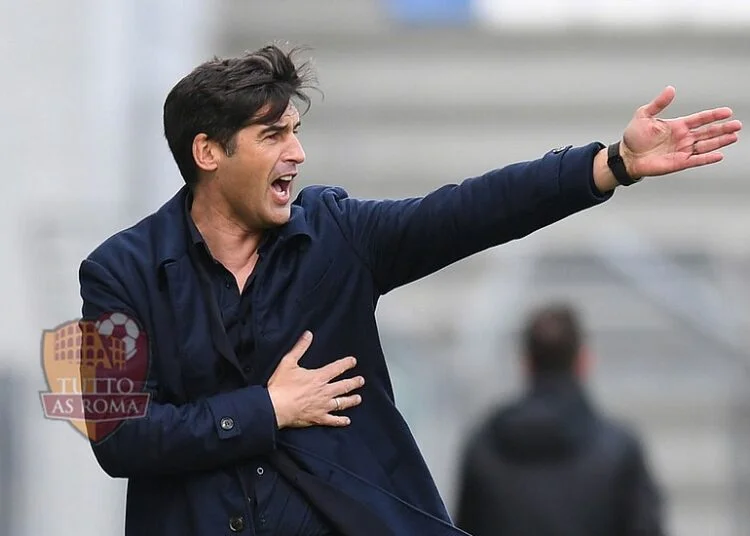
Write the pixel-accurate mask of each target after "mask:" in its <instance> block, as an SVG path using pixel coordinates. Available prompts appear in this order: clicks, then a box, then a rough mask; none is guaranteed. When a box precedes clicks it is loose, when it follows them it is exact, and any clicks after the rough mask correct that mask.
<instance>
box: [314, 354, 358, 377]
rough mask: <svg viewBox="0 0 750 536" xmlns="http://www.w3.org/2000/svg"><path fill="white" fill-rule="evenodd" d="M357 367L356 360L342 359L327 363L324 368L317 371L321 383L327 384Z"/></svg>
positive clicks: (351, 358)
mask: <svg viewBox="0 0 750 536" xmlns="http://www.w3.org/2000/svg"><path fill="white" fill-rule="evenodd" d="M356 365H357V360H356V359H355V358H354V357H352V356H349V357H344V358H342V359H339V360H337V361H334V362H333V363H328V364H327V365H326V366H324V367H321V368H320V369H318V370H319V371H320V375H321V377H322V378H323V381H324V382H326V383H328V382H329V381H331V380H332V379H334V378H336V377H338V376H341V375H342V374H343V373H344V372H346V371H347V370H349V369H351V368H354V367H355V366H356Z"/></svg>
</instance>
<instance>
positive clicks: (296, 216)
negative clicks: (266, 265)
mask: <svg viewBox="0 0 750 536" xmlns="http://www.w3.org/2000/svg"><path fill="white" fill-rule="evenodd" d="M192 205H193V194H192V192H190V191H188V193H187V195H186V196H185V206H184V213H185V221H186V224H187V229H188V240H189V242H188V243H189V244H190V245H192V246H202V247H203V248H205V251H206V252H207V253H209V254H210V251H209V250H208V245H207V244H206V241H205V239H204V238H203V235H201V233H200V230H198V226H197V225H195V221H193V217H192V215H191V214H190V208H191V207H192ZM295 236H306V237H307V238H309V239H312V238H313V230H312V228H311V227H310V225H309V223H308V222H307V219H306V218H305V211H304V209H303V208H302V207H301V206H299V205H297V204H293V205H292V207H291V217H290V218H289V221H288V222H287V223H285V224H284V225H282V226H280V227H277V228H275V229H270V230H268V231H266V232H265V233H264V234H263V239H262V240H261V244H260V252H261V253H263V252H264V250H267V249H268V248H269V247H270V245H271V244H272V243H274V242H276V241H277V240H279V241H281V242H286V241H287V240H288V239H290V238H292V237H295Z"/></svg>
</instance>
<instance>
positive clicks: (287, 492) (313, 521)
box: [185, 196, 332, 536]
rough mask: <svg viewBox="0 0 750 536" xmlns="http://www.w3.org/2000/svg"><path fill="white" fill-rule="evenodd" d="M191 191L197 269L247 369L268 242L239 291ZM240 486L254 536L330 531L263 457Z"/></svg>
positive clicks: (246, 470) (316, 535)
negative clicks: (207, 235) (201, 222)
mask: <svg viewBox="0 0 750 536" xmlns="http://www.w3.org/2000/svg"><path fill="white" fill-rule="evenodd" d="M191 204H192V196H187V198H186V203H185V216H186V218H187V227H188V229H189V231H190V243H191V244H192V245H193V247H195V248H196V252H197V255H196V256H195V258H197V259H199V262H200V264H201V266H197V267H196V268H197V269H198V270H202V271H203V272H204V273H205V274H207V276H208V279H209V280H210V281H211V287H212V291H213V296H214V297H215V299H216V303H217V305H218V309H219V311H220V313H221V317H222V322H223V324H224V329H225V330H226V332H227V337H228V338H229V341H230V343H231V344H232V347H233V348H234V351H235V353H236V354H237V358H238V359H239V362H240V363H241V365H242V367H243V368H244V370H245V372H246V373H248V374H249V373H250V372H251V371H252V369H253V366H254V364H255V359H254V357H255V356H254V352H255V336H254V333H253V322H252V314H253V309H252V294H253V283H254V281H255V274H256V273H257V267H258V266H259V265H260V263H261V262H262V261H263V254H264V253H265V252H266V251H268V249H269V248H270V247H272V246H273V240H268V235H266V237H265V239H264V240H263V241H262V242H261V245H260V249H259V255H260V258H259V259H258V265H256V270H253V273H252V274H251V275H250V277H249V278H248V279H247V281H246V283H245V286H244V288H243V289H242V292H241V293H240V289H239V287H238V285H237V281H236V280H235V278H234V275H232V273H231V272H230V271H229V270H228V269H227V268H226V267H224V265H222V264H221V263H220V262H219V261H217V260H216V259H215V258H214V257H213V255H212V254H211V252H210V251H209V249H208V245H207V244H206V242H205V240H204V239H203V237H202V236H201V234H200V231H199V230H198V228H197V227H196V225H195V222H193V218H192V217H191V216H190V206H191ZM240 472H241V474H242V480H243V485H244V486H245V489H246V490H247V492H248V501H249V502H250V504H251V505H252V508H251V509H252V510H253V525H254V527H253V528H254V530H255V534H256V535H257V536H265V535H271V534H273V535H275V536H286V535H289V536H292V535H294V536H324V535H329V534H332V532H331V531H330V530H329V529H328V528H327V523H326V522H325V521H324V520H323V519H322V518H321V517H320V516H319V515H318V514H317V512H315V511H314V510H313V509H312V507H311V506H310V505H309V504H308V502H307V501H306V500H305V498H304V497H303V496H302V495H301V494H300V493H299V492H298V491H297V490H296V489H295V488H294V487H292V486H291V485H290V484H289V483H288V482H287V481H286V480H285V479H284V478H283V477H282V476H281V475H280V474H279V473H278V472H277V471H275V470H274V468H273V467H272V466H271V465H270V464H269V463H268V461H267V460H265V459H263V458H258V459H254V460H250V461H249V462H248V464H247V465H244V466H242V467H241V469H240Z"/></svg>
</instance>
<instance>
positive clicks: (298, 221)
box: [153, 186, 315, 271]
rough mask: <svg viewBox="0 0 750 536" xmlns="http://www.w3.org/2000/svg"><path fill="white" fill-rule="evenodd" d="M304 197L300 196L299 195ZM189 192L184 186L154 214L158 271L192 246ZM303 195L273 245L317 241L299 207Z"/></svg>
mask: <svg viewBox="0 0 750 536" xmlns="http://www.w3.org/2000/svg"><path fill="white" fill-rule="evenodd" d="M300 194H301V193H300ZM189 195H190V190H189V188H188V187H187V186H183V187H182V188H181V189H180V190H179V191H178V192H177V193H176V194H175V195H174V196H173V197H172V199H170V200H169V201H167V202H166V203H165V204H164V205H162V207H161V208H160V209H159V210H158V211H157V212H156V213H155V214H154V222H153V223H154V225H153V229H154V233H158V235H157V236H156V238H155V240H154V245H155V248H156V261H157V267H158V270H159V271H161V269H162V268H163V267H164V265H165V264H167V263H169V262H173V261H176V260H179V259H181V258H182V257H184V256H185V255H186V254H187V248H188V245H189V244H191V243H192V239H191V232H190V229H189V226H188V220H187V218H186V213H185V210H186V205H187V201H188V196H189ZM300 198H301V195H299V196H297V198H296V199H295V201H294V203H292V215H291V218H290V219H289V221H288V222H287V223H285V224H284V225H282V226H280V227H278V228H275V229H272V230H271V231H269V232H270V233H271V236H270V237H269V239H270V240H269V242H270V241H275V240H278V241H281V242H285V241H286V240H288V239H289V238H292V237H294V236H306V237H307V238H309V239H314V238H315V233H314V231H313V228H312V226H311V225H310V224H309V222H308V221H307V218H306V216H305V209H304V208H303V207H302V206H301V203H300Z"/></svg>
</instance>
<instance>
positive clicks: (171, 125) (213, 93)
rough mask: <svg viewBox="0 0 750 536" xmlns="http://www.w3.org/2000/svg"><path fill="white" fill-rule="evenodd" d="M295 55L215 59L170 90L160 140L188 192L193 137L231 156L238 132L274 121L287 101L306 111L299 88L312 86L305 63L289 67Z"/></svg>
mask: <svg viewBox="0 0 750 536" xmlns="http://www.w3.org/2000/svg"><path fill="white" fill-rule="evenodd" d="M299 51H300V49H292V50H291V51H290V52H288V53H287V52H284V51H283V50H281V49H280V48H279V47H277V46H275V45H268V46H266V47H263V48H261V49H260V50H257V51H255V52H248V53H245V54H244V55H242V56H240V57H238V58H227V59H221V58H218V57H215V58H214V59H212V60H210V61H207V62H205V63H202V64H201V65H199V66H198V67H196V68H195V69H194V70H193V71H192V72H191V73H190V74H188V75H187V76H185V77H184V78H183V79H182V80H180V81H179V82H178V83H177V84H176V85H175V86H174V87H173V88H172V90H171V91H170V92H169V95H167V99H166V101H165V102H164V136H165V137H166V138H167V143H168V144H169V149H170V151H171V152H172V156H173V157H174V159H175V162H177V167H178V168H179V169H180V173H181V174H182V177H183V178H184V179H185V182H186V183H187V184H188V185H189V186H190V187H193V186H195V183H196V181H197V180H198V173H197V168H196V165H195V161H194V160H193V152H192V146H193V140H194V139H195V136H197V135H198V134H201V133H204V134H206V135H207V136H208V138H209V139H212V140H215V141H217V142H218V143H219V144H220V145H221V147H222V148H223V149H224V151H225V152H226V153H227V154H228V155H231V154H232V153H233V152H234V150H235V148H236V147H235V141H236V138H235V135H236V134H237V132H238V131H239V130H241V129H243V128H244V127H246V126H248V125H252V124H260V123H262V124H271V123H274V122H276V121H278V120H279V118H280V117H281V116H282V115H283V114H284V111H285V110H286V108H287V106H288V105H289V101H290V100H292V99H297V100H299V101H301V102H303V103H304V104H305V105H306V107H305V110H304V111H303V113H304V112H306V111H307V109H308V108H309V106H310V98H309V97H308V96H307V95H306V94H305V93H303V89H306V88H312V87H314V86H313V84H314V77H313V75H312V70H311V68H310V65H309V63H307V62H305V63H302V64H301V65H299V66H297V65H295V62H294V60H293V56H295V55H296V53H297V52H299Z"/></svg>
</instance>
